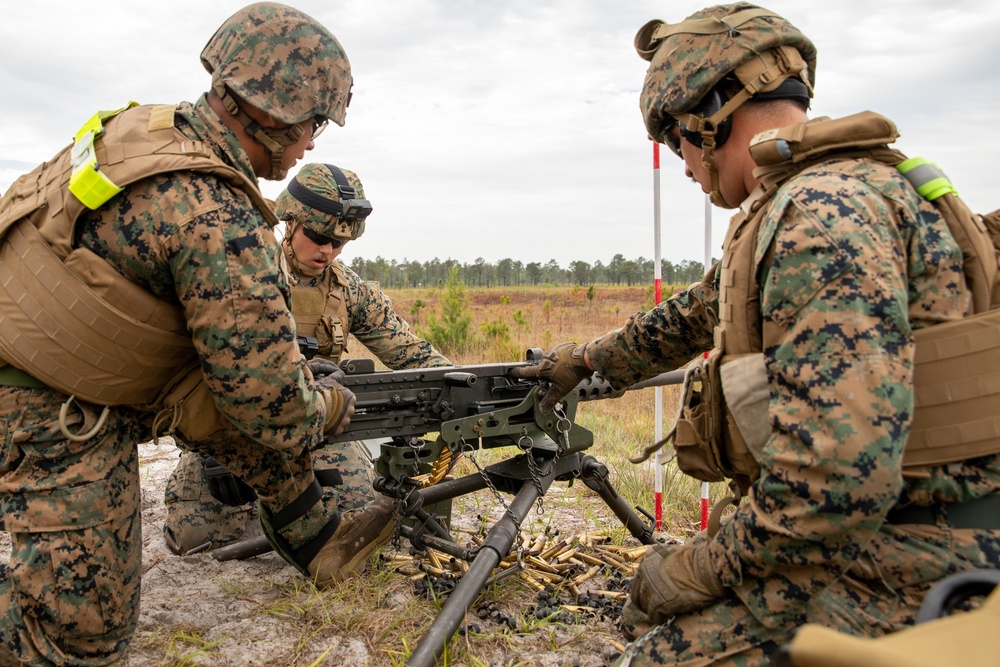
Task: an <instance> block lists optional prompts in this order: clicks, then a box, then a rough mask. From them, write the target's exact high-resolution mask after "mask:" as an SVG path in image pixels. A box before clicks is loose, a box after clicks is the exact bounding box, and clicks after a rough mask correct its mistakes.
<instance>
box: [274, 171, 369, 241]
mask: <svg viewBox="0 0 1000 667" xmlns="http://www.w3.org/2000/svg"><path fill="white" fill-rule="evenodd" d="M371 211H372V205H371V202H369V201H368V200H367V199H365V190H364V187H363V186H362V185H361V179H359V178H358V175H357V174H355V173H354V172H353V171H350V170H349V169H341V168H339V167H336V166H334V165H332V164H319V163H316V162H313V163H310V164H307V165H305V166H303V167H302V169H300V170H299V173H298V174H296V175H295V177H294V178H292V180H290V181H289V182H288V187H287V188H285V189H284V190H282V191H281V194H279V195H278V198H277V199H276V200H275V204H274V212H275V214H276V215H277V216H278V218H279V219H281V220H284V221H285V222H287V223H289V227H290V229H289V230H288V234H287V235H288V236H291V232H292V231H294V225H302V226H303V227H304V228H306V229H308V230H309V231H311V232H313V233H314V235H316V236H322V237H326V238H328V239H333V240H337V241H340V242H341V244H342V243H345V242H347V241H351V240H353V239H356V238H358V237H359V236H361V235H362V234H363V233H364V231H365V219H366V218H367V217H368V215H369V214H370V213H371Z"/></svg>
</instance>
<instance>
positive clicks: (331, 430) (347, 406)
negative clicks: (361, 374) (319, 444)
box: [307, 359, 358, 438]
mask: <svg viewBox="0 0 1000 667" xmlns="http://www.w3.org/2000/svg"><path fill="white" fill-rule="evenodd" d="M307 366H308V367H309V370H310V371H311V372H312V374H313V379H314V382H315V387H316V390H317V391H318V392H319V393H320V395H321V396H323V399H324V400H325V401H326V423H325V424H324V425H323V432H324V433H326V434H327V435H330V436H333V437H334V438H336V437H337V436H338V435H340V434H341V433H343V432H344V430H345V429H346V428H347V426H348V425H349V424H350V423H351V415H353V414H354V404H355V403H357V401H358V399H357V397H356V396H355V395H354V392H352V391H351V390H350V389H347V388H346V387H344V386H343V385H341V384H340V380H341V379H343V377H344V372H343V371H342V370H340V367H339V366H337V365H336V364H335V363H333V362H332V361H326V360H325V359H313V360H312V361H310V362H309V363H308V364H307Z"/></svg>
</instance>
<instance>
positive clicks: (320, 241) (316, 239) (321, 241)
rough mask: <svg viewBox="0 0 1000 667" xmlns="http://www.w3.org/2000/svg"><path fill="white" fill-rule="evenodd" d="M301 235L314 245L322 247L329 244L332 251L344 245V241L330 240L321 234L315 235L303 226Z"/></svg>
mask: <svg viewBox="0 0 1000 667" xmlns="http://www.w3.org/2000/svg"><path fill="white" fill-rule="evenodd" d="M302 233H303V234H305V235H306V238H307V239H309V240H310V241H312V242H313V243H315V244H316V245H319V246H323V245H326V244H328V243H329V244H330V245H331V246H332V247H333V249H334V250H336V249H337V248H339V247H340V246H342V245H344V241H341V240H340V239H331V238H330V237H329V236H323V235H322V234H317V233H316V232H314V231H313V230H311V229H309V228H308V227H306V226H305V225H303V226H302Z"/></svg>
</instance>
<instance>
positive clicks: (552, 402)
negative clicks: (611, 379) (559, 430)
mask: <svg viewBox="0 0 1000 667" xmlns="http://www.w3.org/2000/svg"><path fill="white" fill-rule="evenodd" d="M586 347H587V346H586V344H584V345H577V344H576V343H562V344H560V345H556V346H555V347H554V348H552V349H551V350H549V351H548V352H546V353H545V355H544V356H543V357H542V360H541V361H540V362H538V363H537V364H535V365H534V366H518V367H517V368H514V369H511V371H510V376H511V377H513V378H522V379H542V380H548V381H549V383H550V384H549V387H548V389H546V390H545V394H544V396H543V397H542V402H541V403H540V404H539V406H538V407H539V408H541V410H542V412H544V413H546V414H548V413H550V412H552V408H554V407H555V406H556V403H558V402H559V401H561V400H562V399H563V397H564V396H566V394H568V393H569V392H570V391H572V390H573V389H574V388H575V387H576V385H578V384H580V382H581V381H582V380H585V379H587V378H589V377H590V376H591V375H593V373H594V371H593V370H591V369H590V368H588V367H587V362H586V361H585V360H584V358H583V351H584V349H585V348H586Z"/></svg>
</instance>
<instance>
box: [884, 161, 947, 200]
mask: <svg viewBox="0 0 1000 667" xmlns="http://www.w3.org/2000/svg"><path fill="white" fill-rule="evenodd" d="M896 169H898V170H899V173H901V174H902V175H903V176H905V177H906V180H908V181H909V182H910V185H912V186H913V187H914V188H916V190H917V192H918V193H919V194H920V196H921V197H923V198H924V199H926V200H927V201H934V200H935V199H937V198H938V197H940V196H941V195H946V194H948V193H951V194H953V195H956V196H957V195H958V191H956V190H955V186H954V185H952V184H951V181H950V180H949V179H948V177H947V176H945V173H944V171H943V170H942V169H941V167H939V166H937V165H936V164H934V163H933V162H931V161H930V160H925V159H924V158H922V157H913V158H910V159H909V160H904V161H902V162H900V163H899V164H897V165H896Z"/></svg>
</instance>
